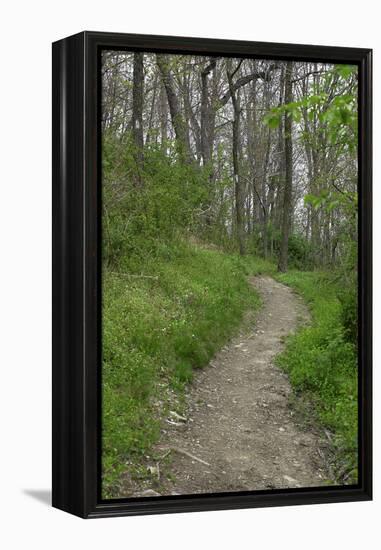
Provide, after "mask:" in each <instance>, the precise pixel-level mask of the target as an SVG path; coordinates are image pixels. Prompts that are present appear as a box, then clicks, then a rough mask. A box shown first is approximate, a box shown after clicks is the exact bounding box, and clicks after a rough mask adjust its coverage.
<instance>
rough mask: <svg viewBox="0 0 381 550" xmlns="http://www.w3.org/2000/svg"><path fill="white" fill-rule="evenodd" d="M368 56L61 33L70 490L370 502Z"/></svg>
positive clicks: (211, 506)
mask: <svg viewBox="0 0 381 550" xmlns="http://www.w3.org/2000/svg"><path fill="white" fill-rule="evenodd" d="M371 99H372V97H371V50H369V49H357V48H341V47H328V46H306V45H291V44H274V43H262V42H244V41H229V40H215V39H213V40H212V39H201V38H179V37H163V36H143V35H133V34H111V33H100V32H83V33H80V34H77V35H74V36H71V37H68V38H65V39H63V40H60V41H58V42H55V43H54V44H53V506H55V507H57V508H60V509H62V510H64V511H67V512H70V513H72V514H75V515H77V516H80V517H84V518H96V517H109V516H122V515H132V514H150V513H164V512H187V511H202V510H220V509H233V508H247V507H259V506H283V505H295V504H312V503H328V502H344V501H356V500H369V499H371V498H372V433H371V427H372V421H371V410H372V409H371V407H372V389H371V353H372V352H371V344H372V341H371V330H372V325H371V267H372V266H371V243H372V240H371V217H372V210H371V176H372V149H371V120H372V119H371V116H372V105H371Z"/></svg>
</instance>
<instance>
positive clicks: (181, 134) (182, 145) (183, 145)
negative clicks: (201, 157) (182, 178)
mask: <svg viewBox="0 0 381 550" xmlns="http://www.w3.org/2000/svg"><path fill="white" fill-rule="evenodd" d="M156 60H157V65H158V67H159V70H160V73H161V77H162V80H163V84H164V87H165V91H166V93H167V99H168V105H169V112H170V114H171V120H172V125H173V128H174V130H175V135H176V143H177V151H178V153H179V155H180V158H181V159H182V160H183V161H185V162H187V163H192V160H193V159H192V155H191V151H190V148H189V140H188V139H187V127H186V123H185V120H184V117H183V115H182V112H181V106H180V103H179V100H178V97H177V94H176V90H175V83H174V81H173V76H172V73H171V70H170V65H169V59H168V57H167V56H166V55H162V54H158V55H156Z"/></svg>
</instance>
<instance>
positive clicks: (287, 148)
mask: <svg viewBox="0 0 381 550" xmlns="http://www.w3.org/2000/svg"><path fill="white" fill-rule="evenodd" d="M284 96H285V97H284V101H285V104H288V103H291V102H292V61H288V62H287V65H286V74H285V93H284ZM284 163H285V185H284V195H283V212H282V234H281V245H280V254H279V264H278V270H279V271H282V272H284V271H287V263H288V236H289V231H290V220H291V206H292V205H291V201H292V113H290V112H287V111H286V113H285V115H284Z"/></svg>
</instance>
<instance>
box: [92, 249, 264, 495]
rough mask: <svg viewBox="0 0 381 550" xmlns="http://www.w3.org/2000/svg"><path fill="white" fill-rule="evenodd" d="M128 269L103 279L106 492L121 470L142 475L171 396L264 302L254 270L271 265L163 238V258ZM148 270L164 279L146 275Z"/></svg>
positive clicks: (131, 264)
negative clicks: (251, 279) (251, 281)
mask: <svg viewBox="0 0 381 550" xmlns="http://www.w3.org/2000/svg"><path fill="white" fill-rule="evenodd" d="M270 269H271V268H270ZM125 270H126V271H128V273H127V274H126V273H124V274H120V273H115V272H112V271H107V270H106V271H105V273H104V283H103V289H104V302H103V303H104V318H103V380H102V382H103V384H102V387H103V474H104V478H103V479H104V483H103V488H104V494H105V496H112V494H113V488H116V484H117V482H118V477H119V475H120V473H121V471H123V470H126V469H129V471H130V473H131V475H139V468H138V466H137V465H138V463H139V456H142V455H143V454H144V453H146V452H147V450H148V449H149V448H150V445H152V443H153V442H154V441H155V440H157V438H158V435H159V425H160V417H161V416H162V415H163V414H164V411H165V407H166V401H168V398H169V399H170V395H171V393H172V394H173V393H175V394H176V395H181V391H182V388H183V387H184V385H185V384H186V383H187V382H188V381H190V380H191V377H192V371H193V369H194V368H198V367H203V366H204V365H206V364H207V363H208V361H209V359H210V358H211V357H212V356H213V354H214V353H215V352H216V351H217V350H218V349H219V348H220V347H221V346H222V345H223V343H224V342H225V341H226V340H227V339H228V338H229V337H230V336H231V335H232V333H233V332H234V329H235V328H236V327H238V326H239V324H240V322H241V320H242V316H243V313H244V312H245V311H246V310H248V309H249V308H251V309H255V308H257V307H258V305H259V299H258V295H257V294H256V293H255V292H254V291H253V289H252V288H250V287H249V285H248V283H247V274H248V273H250V274H255V273H258V272H260V271H268V270H269V266H268V265H267V264H266V263H265V262H263V260H255V259H254V260H253V259H245V260H242V259H240V258H239V257H238V256H233V255H227V254H223V253H221V252H218V251H216V250H207V249H203V248H201V247H197V246H194V245H193V246H191V245H185V244H182V245H177V246H176V247H173V246H171V248H167V247H166V246H164V245H163V247H162V248H161V249H160V252H159V253H158V255H157V257H156V258H151V259H149V260H146V261H145V262H144V264H142V263H140V265H139V262H137V263H136V264H135V265H133V262H132V263H130V264H129V265H128V266H127V267H126V268H125ZM142 271H143V274H146V275H147V274H149V275H150V276H154V277H157V280H156V279H154V278H144V277H140V276H139V274H140V275H141V274H142ZM132 273H134V274H135V275H138V276H135V277H131V276H129V275H131V274H132ZM140 473H141V472H140Z"/></svg>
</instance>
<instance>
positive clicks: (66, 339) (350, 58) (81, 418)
mask: <svg viewBox="0 0 381 550" xmlns="http://www.w3.org/2000/svg"><path fill="white" fill-rule="evenodd" d="M102 49H109V50H110V49H120V50H131V51H136V50H141V51H145V52H170V53H198V54H207V55H209V56H211V55H219V56H221V55H223V56H234V57H240V56H244V57H256V58H262V59H274V60H277V59H282V60H287V59H292V60H308V61H314V60H315V61H320V62H332V63H349V64H356V65H358V67H359V260H358V269H359V271H358V273H359V294H358V295H359V346H358V348H359V462H360V468H359V483H358V485H356V486H342V487H326V488H316V489H314V488H311V489H310V488H304V489H280V490H271V491H256V492H240V493H229V494H226V493H225V494H204V495H197V496H196V495H190V496H168V497H146V498H135V499H120V500H108V501H102V500H101V499H100V419H101V416H100V415H101V410H100V405H101V402H100V369H101V361H100V359H101V356H100V340H99V339H100V326H101V325H100V316H101V311H100V309H101V299H100V273H101V267H100V146H99V143H100V140H99V134H100V131H99V118H100V117H99V115H100V102H99V96H100V71H99V60H100V52H101V50H102ZM371 64H372V51H371V50H370V49H360V48H341V47H327V46H310V45H294V44H276V43H263V42H246V41H230V40H214V39H213V40H212V39H201V38H179V37H168V36H145V35H135V34H116V33H101V32H82V33H79V34H76V35H74V36H71V37H68V38H65V39H63V40H59V41H58V42H55V43H54V44H53V153H52V154H53V506H54V507H56V508H60V509H62V510H64V511H66V512H70V513H72V514H75V515H77V516H80V517H83V518H96V517H110V516H124V515H136V514H152V513H169V512H190V511H202V510H222V509H235V508H251V507H264V506H285V505H295V504H313V503H328V502H344V501H360V500H370V499H371V498H372V372H371V362H372V336H371V334H372V305H371V304H372V190H371V180H372V135H371V132H372V80H371V79H372V74H371V71H372V67H371Z"/></svg>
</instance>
